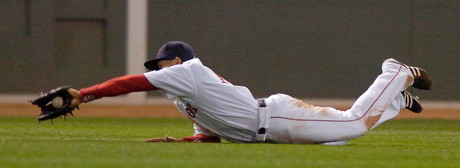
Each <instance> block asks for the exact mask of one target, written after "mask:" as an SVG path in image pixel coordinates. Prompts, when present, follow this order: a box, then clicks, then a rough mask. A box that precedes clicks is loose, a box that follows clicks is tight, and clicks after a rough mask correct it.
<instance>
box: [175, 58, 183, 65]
mask: <svg viewBox="0 0 460 168" xmlns="http://www.w3.org/2000/svg"><path fill="white" fill-rule="evenodd" d="M174 60H175V61H176V64H182V62H183V61H182V59H181V58H180V57H176V58H175V59H174Z"/></svg>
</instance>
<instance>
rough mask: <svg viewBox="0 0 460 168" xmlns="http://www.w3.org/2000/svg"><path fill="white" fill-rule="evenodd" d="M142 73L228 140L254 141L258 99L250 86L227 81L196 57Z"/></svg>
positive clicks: (196, 119)
mask: <svg viewBox="0 0 460 168" xmlns="http://www.w3.org/2000/svg"><path fill="white" fill-rule="evenodd" d="M144 75H145V76H146V77H147V79H148V80H149V81H150V82H151V83H152V84H153V85H154V86H156V87H157V88H160V89H161V90H163V91H164V94H165V95H166V96H167V98H168V99H176V101H175V105H176V106H177V107H178V109H179V110H180V111H181V112H182V113H184V114H185V115H187V116H189V117H190V119H191V120H193V121H194V122H195V123H196V124H197V125H199V126H201V127H203V128H205V129H209V130H210V131H212V132H214V133H216V134H218V135H219V136H221V137H222V138H224V139H226V140H228V141H233V142H253V141H254V139H255V134H256V130H257V109H258V103H257V101H256V100H255V99H254V97H253V96H252V94H251V92H250V91H249V89H247V88H246V87H243V86H235V85H232V84H231V83H228V82H227V81H225V80H224V79H223V78H221V77H219V76H218V75H217V74H216V73H214V72H213V71H212V70H211V69H209V68H208V67H206V66H204V65H203V64H202V63H201V61H200V60H199V59H198V58H195V59H192V60H188V61H186V62H184V63H183V64H180V65H174V66H171V67H167V68H163V69H161V70H158V71H151V72H147V73H145V74H144ZM195 128H196V129H197V127H196V126H195ZM198 130H199V128H198Z"/></svg>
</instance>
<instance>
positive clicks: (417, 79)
mask: <svg viewBox="0 0 460 168" xmlns="http://www.w3.org/2000/svg"><path fill="white" fill-rule="evenodd" d="M385 62H391V63H396V64H400V65H403V66H404V67H406V68H407V69H409V70H410V72H411V73H412V76H414V84H412V87H414V88H417V89H423V90H431V87H432V85H431V84H432V82H433V79H431V76H430V75H429V74H428V72H426V71H425V70H424V69H422V68H419V67H413V66H409V65H406V64H403V63H401V62H399V61H397V60H395V59H393V58H389V59H387V60H385ZM385 62H384V63H385Z"/></svg>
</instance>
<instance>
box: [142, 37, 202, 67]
mask: <svg viewBox="0 0 460 168" xmlns="http://www.w3.org/2000/svg"><path fill="white" fill-rule="evenodd" d="M176 57H179V58H181V59H182V61H184V62H185V61H188V60H191V59H193V58H195V54H194V53H193V48H192V47H191V46H190V45H188V44H187V43H184V42H182V41H168V42H167V43H165V44H164V45H163V46H162V47H161V48H160V49H159V50H158V53H157V57H156V58H155V59H151V60H148V61H147V62H145V63H144V66H145V68H147V69H149V70H152V71H153V70H159V69H160V68H159V67H158V61H161V60H173V59H174V58H176Z"/></svg>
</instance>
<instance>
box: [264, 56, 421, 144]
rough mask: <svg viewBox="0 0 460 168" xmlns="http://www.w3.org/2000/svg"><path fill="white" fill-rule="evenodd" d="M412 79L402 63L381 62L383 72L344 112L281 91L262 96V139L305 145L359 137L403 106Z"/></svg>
mask: <svg viewBox="0 0 460 168" xmlns="http://www.w3.org/2000/svg"><path fill="white" fill-rule="evenodd" d="M413 81H414V80H413V76H412V74H411V73H410V71H409V70H408V69H406V68H405V67H404V66H402V65H399V64H395V63H388V62H384V63H383V65H382V74H380V75H379V76H378V77H377V78H376V79H375V81H374V83H373V84H372V85H371V86H370V87H369V88H368V90H367V91H366V92H364V94H362V95H361V96H360V97H359V98H358V99H357V100H356V102H355V103H354V104H353V106H352V107H351V109H349V110H346V111H341V110H337V109H334V108H331V107H319V106H313V105H309V104H307V103H304V102H302V101H301V100H298V99H295V98H292V97H290V96H288V95H284V94H276V95H272V96H270V97H268V98H267V99H265V101H266V103H267V109H268V110H266V111H267V113H266V116H265V117H266V118H264V120H266V122H267V124H266V125H267V126H268V128H267V129H266V130H267V131H266V138H265V141H266V142H274V143H302V144H304V143H327V142H336V141H346V140H350V139H355V138H358V137H361V136H363V135H364V134H366V133H367V132H368V131H369V130H371V129H372V128H374V127H376V126H378V125H379V124H381V123H383V122H385V121H387V120H389V119H391V118H393V117H395V116H397V115H398V114H399V111H400V110H401V109H404V108H405V107H406V104H405V100H404V98H403V96H402V94H401V91H404V90H405V89H406V88H407V87H409V86H411V85H412V83H413Z"/></svg>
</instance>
